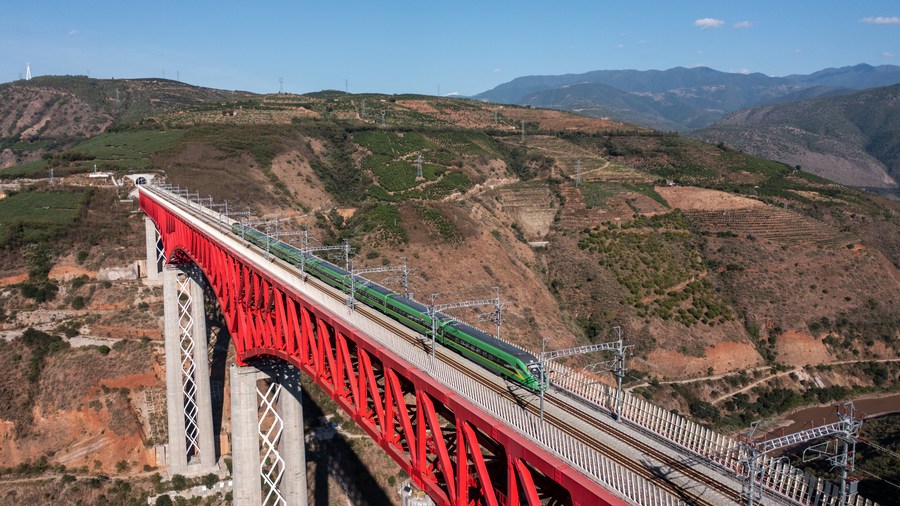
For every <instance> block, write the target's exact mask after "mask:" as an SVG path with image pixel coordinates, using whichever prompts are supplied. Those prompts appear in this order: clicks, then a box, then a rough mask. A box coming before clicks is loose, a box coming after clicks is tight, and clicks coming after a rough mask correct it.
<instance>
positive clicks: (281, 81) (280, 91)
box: [278, 77, 284, 95]
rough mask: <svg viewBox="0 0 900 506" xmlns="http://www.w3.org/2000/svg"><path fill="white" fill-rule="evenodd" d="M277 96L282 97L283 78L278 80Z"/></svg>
mask: <svg viewBox="0 0 900 506" xmlns="http://www.w3.org/2000/svg"><path fill="white" fill-rule="evenodd" d="M278 94H279V95H284V78H283V77H279V78H278Z"/></svg>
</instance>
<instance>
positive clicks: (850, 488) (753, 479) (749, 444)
mask: <svg viewBox="0 0 900 506" xmlns="http://www.w3.org/2000/svg"><path fill="white" fill-rule="evenodd" d="M843 408H844V409H843V410H841V409H840V408H839V409H838V421H837V422H835V423H829V424H825V425H820V426H818V427H813V428H811V429H806V430H802V431H800V432H795V433H793V434H788V435H786V436H781V437H777V438H773V439H769V440H766V441H755V440H754V435H755V433H756V428H757V426H758V425H759V422H758V421H757V422H753V423H752V424H751V425H750V431H749V432H748V433H747V436H746V437H745V440H744V441H742V442H741V444H740V451H741V455H742V458H741V459H740V462H741V468H742V473H741V481H742V486H741V497H742V498H743V499H744V500H746V501H747V505H748V506H755V504H757V501H760V500H761V498H762V489H761V485H759V484H758V482H760V481H761V480H760V473H761V471H762V469H761V466H760V464H761V462H760V461H761V460H762V457H763V456H764V455H765V454H767V453H769V452H772V451H775V450H778V449H780V448H785V447H788V446H794V445H797V444H800V443H805V442H808V441H813V440H815V439H821V438H833V439H831V440H828V441H825V442H823V443H819V444H817V445H814V446H811V447H809V448H807V449H806V450H804V451H803V461H804V462H808V461H810V460H813V459H817V458H819V457H822V456H824V457H826V458H827V460H828V462H829V463H830V464H831V466H832V469H834V468H840V469H841V496H840V502H838V506H849V505H850V504H852V500H853V498H854V497H855V496H856V487H855V483H856V482H850V483H848V479H847V478H848V475H849V474H850V473H852V472H853V470H854V457H855V455H856V442H857V441H858V440H859V430H860V428H861V427H862V423H863V422H862V418H861V417H860V416H858V414H857V413H856V410H855V408H854V406H853V402H852V401H851V402H847V403H846V404H844V406H843Z"/></svg>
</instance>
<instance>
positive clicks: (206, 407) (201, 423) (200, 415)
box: [188, 269, 218, 474]
mask: <svg viewBox="0 0 900 506" xmlns="http://www.w3.org/2000/svg"><path fill="white" fill-rule="evenodd" d="M197 271H199V269H198V270H195V272H197ZM200 276H202V275H200ZM201 279H202V278H201ZM204 281H205V280H204ZM188 286H189V288H190V291H191V320H192V321H193V326H192V327H191V338H192V341H193V343H194V350H193V356H192V358H193V361H194V383H195V385H196V390H197V392H196V397H195V399H194V400H195V402H196V404H197V430H198V437H197V447H198V450H199V452H200V462H199V465H200V469H197V471H196V472H197V473H198V474H199V473H202V474H207V473H211V472H215V471H217V469H218V467H217V464H218V458H217V456H216V440H215V428H214V427H213V415H212V395H211V393H210V382H209V336H208V334H207V325H206V300H205V298H206V297H205V295H204V290H203V286H202V285H201V284H200V282H198V281H197V280H196V279H191V280H190V283H189V285H188Z"/></svg>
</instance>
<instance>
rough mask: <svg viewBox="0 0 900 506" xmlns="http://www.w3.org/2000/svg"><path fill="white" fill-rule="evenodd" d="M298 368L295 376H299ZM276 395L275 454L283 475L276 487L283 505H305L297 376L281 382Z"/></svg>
mask: <svg viewBox="0 0 900 506" xmlns="http://www.w3.org/2000/svg"><path fill="white" fill-rule="evenodd" d="M299 374H300V373H299V371H297V375H298V376H299ZM281 386H282V389H281V394H280V395H279V396H278V406H277V409H278V415H279V416H280V417H281V420H282V423H283V424H284V425H283V427H284V429H283V431H282V433H281V441H279V444H278V453H280V454H281V458H283V459H284V477H283V478H282V480H281V486H280V490H281V493H282V494H283V495H284V498H285V500H286V501H287V506H306V504H307V491H306V448H305V447H304V437H303V436H304V434H303V404H302V396H303V393H302V392H301V390H300V382H299V378H290V379H289V380H288V381H284V382H283V383H282V385H281Z"/></svg>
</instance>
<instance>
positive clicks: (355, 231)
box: [345, 204, 409, 244]
mask: <svg viewBox="0 0 900 506" xmlns="http://www.w3.org/2000/svg"><path fill="white" fill-rule="evenodd" d="M345 232H347V235H348V236H353V237H359V236H363V235H367V236H369V238H370V240H373V241H376V242H383V243H384V244H403V243H406V242H407V241H409V237H408V236H407V234H406V230H404V228H403V222H402V219H401V217H400V212H399V211H397V208H396V207H395V206H393V205H392V204H372V205H369V206H366V207H364V208H362V209H360V210H359V211H358V212H357V213H356V214H355V215H353V218H351V219H350V221H349V223H348V224H347V227H346V230H345Z"/></svg>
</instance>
